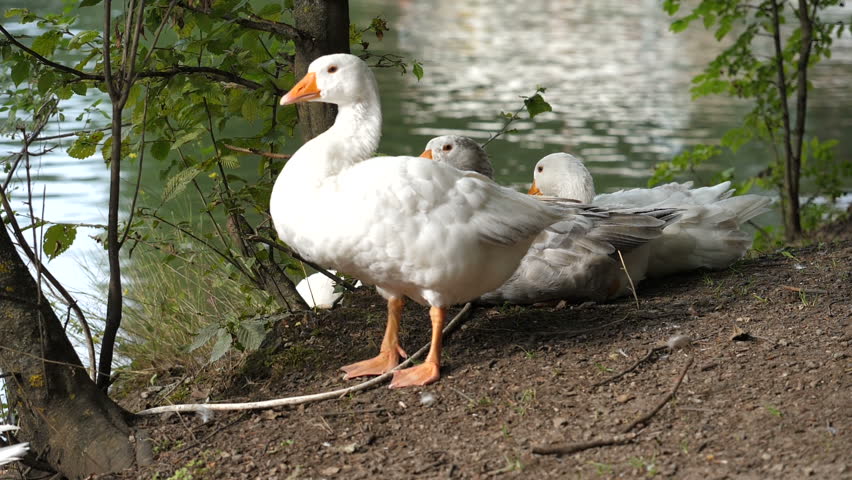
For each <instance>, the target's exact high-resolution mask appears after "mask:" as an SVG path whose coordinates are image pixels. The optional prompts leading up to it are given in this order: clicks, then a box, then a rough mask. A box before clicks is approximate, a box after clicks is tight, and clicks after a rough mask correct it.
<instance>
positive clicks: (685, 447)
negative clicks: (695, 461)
mask: <svg viewBox="0 0 852 480" xmlns="http://www.w3.org/2000/svg"><path fill="white" fill-rule="evenodd" d="M680 451H681V452H683V454H684V455H689V440H681V441H680Z"/></svg>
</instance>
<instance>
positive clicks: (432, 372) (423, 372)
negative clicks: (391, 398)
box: [390, 361, 440, 388]
mask: <svg viewBox="0 0 852 480" xmlns="http://www.w3.org/2000/svg"><path fill="white" fill-rule="evenodd" d="M438 378H440V367H439V366H438V364H437V363H433V362H429V361H427V362H424V363H421V364H420V365H417V366H416V367H411V368H406V369H405V370H399V371H397V372H394V374H393V381H392V382H391V384H390V388H403V387H416V386H421V385H428V384H430V383H432V382H435V381H436V380H438Z"/></svg>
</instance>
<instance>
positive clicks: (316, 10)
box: [293, 0, 349, 141]
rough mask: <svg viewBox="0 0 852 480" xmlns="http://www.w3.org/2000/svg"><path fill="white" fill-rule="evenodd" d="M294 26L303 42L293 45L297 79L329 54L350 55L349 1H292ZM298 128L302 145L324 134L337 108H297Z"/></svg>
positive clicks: (315, 105)
mask: <svg viewBox="0 0 852 480" xmlns="http://www.w3.org/2000/svg"><path fill="white" fill-rule="evenodd" d="M293 21H294V24H295V25H294V26H295V27H296V28H298V29H299V30H301V31H302V32H304V34H305V38H303V39H302V41H299V42H296V65H295V67H296V71H295V72H294V73H295V74H296V78H297V79H298V78H301V77H303V76H304V75H305V73H307V72H308V65H310V63H311V62H312V61H314V60H315V59H316V58H318V57H321V56H323V55H328V54H331V53H349V1H348V0H295V4H294V6H293ZM296 108H297V109H298V112H299V125H300V126H301V129H302V136H303V137H304V139H305V141H308V140H310V139H311V138H314V137H315V136H317V135H319V134H320V133H322V132H324V131H326V130H327V129H328V127H330V126H331V124H332V123H334V117H335V115H337V108H336V107H335V106H334V105H331V104H328V103H318V102H304V103H299V104H297V106H296Z"/></svg>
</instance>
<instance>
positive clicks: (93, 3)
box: [80, 0, 101, 8]
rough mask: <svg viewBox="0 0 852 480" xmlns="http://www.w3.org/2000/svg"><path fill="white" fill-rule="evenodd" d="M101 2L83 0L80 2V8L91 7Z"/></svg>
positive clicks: (98, 0)
mask: <svg viewBox="0 0 852 480" xmlns="http://www.w3.org/2000/svg"><path fill="white" fill-rule="evenodd" d="M99 3H101V0H83V1H82V2H80V8H83V7H91V6H93V5H97V4H99Z"/></svg>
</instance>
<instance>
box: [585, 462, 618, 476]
mask: <svg viewBox="0 0 852 480" xmlns="http://www.w3.org/2000/svg"><path fill="white" fill-rule="evenodd" d="M589 464H590V465H592V466H593V467H595V470H596V471H597V474H598V475H610V474H611V473H612V470H613V468H612V465H610V464H608V463H600V462H589Z"/></svg>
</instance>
